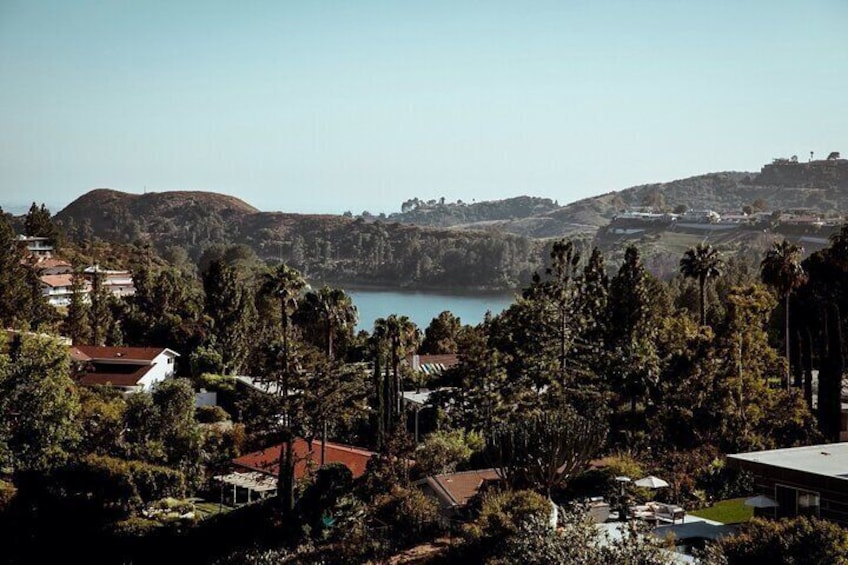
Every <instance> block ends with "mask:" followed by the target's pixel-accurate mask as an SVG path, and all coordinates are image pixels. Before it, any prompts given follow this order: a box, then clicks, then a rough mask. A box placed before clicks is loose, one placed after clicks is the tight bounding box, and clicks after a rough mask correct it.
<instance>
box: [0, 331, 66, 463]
mask: <svg viewBox="0 0 848 565" xmlns="http://www.w3.org/2000/svg"><path fill="white" fill-rule="evenodd" d="M9 345H10V346H9V347H8V348H6V347H5V344H0V346H3V347H0V350H2V351H3V352H2V353H0V465H3V466H10V467H12V468H14V469H17V470H36V471H44V470H48V469H50V468H52V467H55V466H58V465H61V464H62V463H63V462H64V461H65V460H67V459H68V458H69V457H70V454H71V453H72V452H73V450H74V447H75V446H76V444H77V442H78V440H79V432H78V428H77V426H78V422H77V415H78V413H79V397H78V396H77V392H76V389H75V388H74V386H73V383H72V381H71V378H70V359H69V357H68V348H67V347H65V346H64V345H63V344H62V343H61V342H60V341H58V340H56V339H53V338H46V337H36V336H29V335H22V336H18V337H16V338H14V342H13V343H11V344H9ZM7 351H8V352H7ZM4 459H5V460H4Z"/></svg>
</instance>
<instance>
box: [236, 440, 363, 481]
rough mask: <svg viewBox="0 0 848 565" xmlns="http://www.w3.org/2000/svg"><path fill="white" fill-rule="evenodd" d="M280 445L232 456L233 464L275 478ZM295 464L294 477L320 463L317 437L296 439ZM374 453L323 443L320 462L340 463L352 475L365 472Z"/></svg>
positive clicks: (278, 466) (298, 477)
mask: <svg viewBox="0 0 848 565" xmlns="http://www.w3.org/2000/svg"><path fill="white" fill-rule="evenodd" d="M282 448H283V444H277V445H272V446H270V447H266V448H265V449H262V450H260V451H255V452H253V453H248V454H247V455H242V456H241V457H238V458H236V459H233V465H234V466H235V467H237V468H241V469H244V470H247V471H258V472H260V473H265V474H267V475H271V476H274V477H276V476H277V475H278V474H279V472H280V450H281V449H282ZM293 451H294V457H295V466H294V477H295V479H300V478H302V477H304V476H306V475H307V474H308V473H309V472H310V471H311V469H313V468H317V467H320V466H321V440H320V439H316V440H313V441H312V445H311V446H310V444H309V442H308V441H306V440H305V439H303V438H297V439H295V441H294V446H293ZM374 455H376V453H374V452H373V451H368V450H367V449H361V448H359V447H353V446H350V445H343V444H341V443H333V442H330V441H328V442H326V444H325V445H324V464H328V463H341V464H342V465H344V466H345V467H347V468H348V469H350V472H351V473H353V477H354V478H358V477H361V476H362V475H363V474H365V469H366V467H367V466H368V461H369V460H370V459H371V458H372V457H373V456H374Z"/></svg>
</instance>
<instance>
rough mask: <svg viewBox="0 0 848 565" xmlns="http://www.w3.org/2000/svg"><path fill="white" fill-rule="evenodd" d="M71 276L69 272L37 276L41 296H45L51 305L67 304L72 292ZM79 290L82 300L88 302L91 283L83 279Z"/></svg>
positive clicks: (69, 301)
mask: <svg viewBox="0 0 848 565" xmlns="http://www.w3.org/2000/svg"><path fill="white" fill-rule="evenodd" d="M73 277H74V276H73V275H72V274H70V273H65V274H61V275H44V276H42V277H39V281H41V296H43V297H45V298H46V299H47V303H48V304H50V305H51V306H56V307H58V306H68V305H69V304H70V303H71V297H72V296H73V294H74V290H73ZM81 292H82V295H83V301H84V302H88V300H89V296H88V295H89V294H90V293H91V284H90V283H89V282H88V281H83V284H82V289H81Z"/></svg>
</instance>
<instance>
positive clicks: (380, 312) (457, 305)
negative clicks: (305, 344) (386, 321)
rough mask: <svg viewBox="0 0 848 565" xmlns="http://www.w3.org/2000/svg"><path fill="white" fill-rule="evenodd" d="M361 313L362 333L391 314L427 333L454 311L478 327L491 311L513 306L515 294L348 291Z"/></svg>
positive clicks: (466, 321) (465, 322)
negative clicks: (436, 321) (437, 319)
mask: <svg viewBox="0 0 848 565" xmlns="http://www.w3.org/2000/svg"><path fill="white" fill-rule="evenodd" d="M345 291H346V292H347V293H348V294H349V295H350V297H351V299H352V300H353V303H354V305H356V308H357V310H359V325H358V326H357V329H358V330H360V329H361V330H368V331H371V330H372V329H373V327H374V320H376V319H377V318H385V317H387V316H389V315H391V314H398V315H402V316H407V317H409V319H410V320H412V321H413V322H415V324H416V325H417V326H418V327H419V328H421V330H422V331H424V328H426V327H427V326H429V325H430V321H431V320H432V319H433V318H435V317H436V316H438V315H439V314H441V313H442V312H444V311H445V310H450V311H451V312H453V314H454V315H456V316H459V318H460V320H462V323H463V324H471V325H477V324H479V323H480V322H482V321H483V316H485V315H486V311H487V310H491V312H492V314H499V313H500V312H502V311H503V310H504V309H506V308H507V307H508V306H509V305H510V304H512V301H513V296H514V294H513V293H512V292H497V293H493V292H479V293H463V294H446V293H438V292H420V291H403V290H395V289H392V290H379V289H376V290H375V289H345Z"/></svg>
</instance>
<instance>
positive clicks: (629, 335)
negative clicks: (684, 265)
mask: <svg viewBox="0 0 848 565" xmlns="http://www.w3.org/2000/svg"><path fill="white" fill-rule="evenodd" d="M654 283H655V281H654V279H653V278H652V277H651V275H650V274H649V273H648V271H647V269H645V265H644V264H643V263H642V259H641V257H640V256H639V250H638V249H637V248H636V247H635V246H633V245H631V246H629V247H628V248H627V249H626V251H625V253H624V262H623V263H622V265H621V267H619V269H618V272H617V273H616V275H615V277H613V279H612V281H611V283H610V296H609V312H610V313H609V316H610V320H612V323H611V324H610V326H609V328H608V332H607V340H606V343H605V346H606V348H607V353H608V355H609V358H610V361H611V363H610V365H611V368H612V373H613V374H617V375H620V378H621V381H622V382H621V385H622V387H623V389H624V390H623V391H622V392H623V393H624V394H626V395H627V396H629V397H630V410H631V412H634V413H635V412H636V405H637V401H638V399H639V397H640V396H643V394H644V392H645V391H646V389H647V388H648V383H649V382H650V381H652V380H653V379H654V377H655V376H656V374H657V367H656V364H657V362H658V359H657V352H656V344H655V339H654V337H655V333H656V327H655V324H654V323H653V322H654V311H653V310H654V301H655V300H656V296H655V295H656V294H657V293H658V292H659V287H658V286H657V285H656V284H654Z"/></svg>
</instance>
